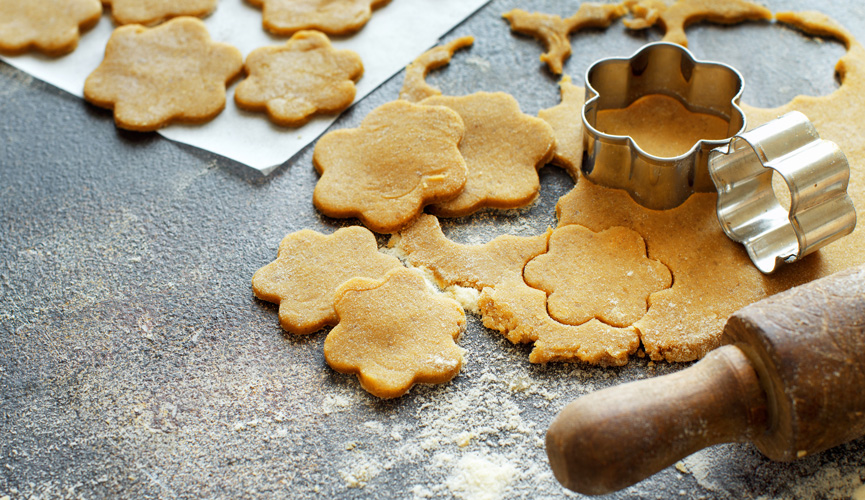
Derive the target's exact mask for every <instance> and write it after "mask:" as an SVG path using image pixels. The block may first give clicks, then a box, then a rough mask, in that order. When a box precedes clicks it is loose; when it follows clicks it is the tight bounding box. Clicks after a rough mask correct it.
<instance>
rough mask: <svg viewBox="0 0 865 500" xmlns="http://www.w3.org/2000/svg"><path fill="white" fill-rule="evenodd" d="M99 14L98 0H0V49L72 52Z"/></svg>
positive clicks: (97, 20) (17, 51)
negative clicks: (84, 31) (83, 32)
mask: <svg viewBox="0 0 865 500" xmlns="http://www.w3.org/2000/svg"><path fill="white" fill-rule="evenodd" d="M101 14H102V4H101V3H100V2H99V0H0V52H3V53H8V54H19V53H22V52H26V51H27V50H28V49H30V48H35V49H36V50H38V51H40V52H42V53H44V54H48V55H51V56H59V55H62V54H66V53H68V52H72V51H73V50H75V47H77V46H78V38H79V36H80V35H81V31H83V30H86V29H89V28H91V27H93V26H94V25H95V24H96V23H97V22H99V16H100V15H101Z"/></svg>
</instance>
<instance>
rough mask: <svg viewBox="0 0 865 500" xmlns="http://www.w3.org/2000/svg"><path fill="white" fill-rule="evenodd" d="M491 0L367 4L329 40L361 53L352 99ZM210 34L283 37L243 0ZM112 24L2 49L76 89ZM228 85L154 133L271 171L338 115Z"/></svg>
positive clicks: (248, 41)
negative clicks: (288, 124)
mask: <svg viewBox="0 0 865 500" xmlns="http://www.w3.org/2000/svg"><path fill="white" fill-rule="evenodd" d="M488 1H489V0H392V1H391V2H390V3H389V4H387V5H385V6H384V7H381V8H379V9H377V10H375V11H374V12H373V15H372V19H371V20H370V22H369V23H368V24H367V25H366V27H364V28H363V29H362V30H361V31H360V32H359V33H357V34H355V35H353V36H351V37H347V38H337V39H334V40H332V42H333V45H334V46H335V47H337V48H340V49H351V50H354V51H355V52H357V53H358V54H360V57H361V58H362V59H363V65H364V75H363V78H361V80H360V81H359V82H358V85H357V96H356V97H355V102H357V101H358V100H360V99H362V98H363V97H364V96H366V95H367V94H369V93H370V92H372V91H373V90H374V89H375V88H376V87H378V86H379V85H381V84H382V83H384V82H385V81H386V80H387V79H388V78H390V77H391V76H393V75H394V74H395V73H397V72H398V71H400V70H401V69H402V68H404V67H405V66H406V65H407V64H408V63H409V62H411V61H412V60H413V59H414V58H415V57H417V56H418V55H419V54H421V53H422V52H423V51H424V50H426V49H428V48H430V47H432V46H433V45H435V44H436V42H437V41H438V39H439V37H441V36H442V35H444V34H445V33H447V32H448V31H450V30H451V28H453V27H454V26H456V25H457V24H459V23H460V22H461V21H462V20H463V19H465V18H466V17H468V16H469V15H470V14H472V13H473V12H474V11H476V10H477V9H479V8H480V7H481V6H483V5H484V4H486V3H487V2H488ZM106 10H107V9H106ZM204 22H205V24H207V28H208V30H209V31H210V35H211V37H212V38H213V39H214V40H215V41H219V42H226V43H229V44H231V45H234V46H235V47H237V48H238V49H240V51H241V52H243V55H244V57H246V56H247V55H248V54H249V53H250V52H251V51H252V50H253V49H256V48H258V47H262V46H265V45H278V44H282V43H285V41H286V40H287V38H288V37H275V36H272V35H270V34H268V33H267V32H265V31H264V30H263V29H262V28H261V10H260V9H258V8H255V7H252V6H251V5H249V4H247V3H246V2H245V1H244V0H222V1H220V2H219V6H218V7H217V9H216V11H215V12H214V13H213V14H211V15H210V16H209V17H207V18H205V19H204ZM114 28H115V26H114V24H113V23H112V21H111V18H110V15H109V13H108V12H106V13H104V14H103V16H102V19H101V20H100V21H99V24H97V25H96V27H94V28H93V29H91V30H89V31H87V32H85V33H84V34H83V36H82V37H81V41H80V42H79V44H78V48H77V49H76V50H75V51H74V52H72V53H71V54H69V55H66V56H64V57H60V58H56V59H55V58H49V57H44V56H42V55H40V54H25V55H21V56H15V57H2V59H3V60H4V61H6V62H7V63H9V64H11V65H12V66H15V67H16V68H18V69H20V70H22V71H26V72H27V73H30V74H31V75H33V76H35V77H36V78H39V79H40V80H43V81H45V82H48V83H50V84H52V85H54V86H56V87H59V88H61V89H63V90H65V91H67V92H69V93H71V94H74V95H76V96H78V97H82V93H83V90H84V80H85V79H86V78H87V75H89V74H90V72H91V71H93V69H95V68H96V66H98V65H99V63H100V62H101V61H102V55H103V53H104V51H105V44H106V42H107V41H108V37H109V36H111V32H112V31H113V29H114ZM236 85H237V82H234V84H233V85H232V86H231V87H230V88H229V91H228V96H227V97H228V101H227V103H226V108H225V110H224V111H223V112H222V113H221V114H220V115H219V116H218V117H216V118H215V119H214V120H213V121H211V122H209V123H207V124H204V125H171V126H169V127H166V128H164V129H161V130H159V134H161V135H163V136H164V137H167V138H169V139H171V140H174V141H177V142H182V143H185V144H190V145H192V146H196V147H198V148H201V149H205V150H207V151H211V152H213V153H216V154H219V155H222V156H225V157H228V158H231V159H233V160H236V161H238V162H241V163H244V164H246V165H249V166H250V167H252V168H255V169H258V170H260V171H261V172H262V173H264V174H269V173H270V172H272V171H273V170H275V169H276V167H278V166H280V165H282V164H283V163H284V162H286V161H287V160H288V159H290V158H291V157H292V156H294V155H295V154H296V153H298V152H299V151H300V150H301V149H303V148H304V146H306V145H307V144H309V143H311V142H312V141H314V140H315V139H316V138H317V137H318V136H319V135H321V134H322V133H323V132H324V131H325V130H326V129H327V127H328V126H330V124H331V123H333V122H334V121H335V120H336V116H331V115H328V116H324V117H317V118H314V119H313V120H312V121H310V122H309V123H307V124H306V125H304V126H303V127H300V128H295V129H292V128H283V127H278V126H276V125H273V124H271V122H270V121H269V120H268V119H267V117H266V115H265V114H264V113H249V112H246V111H242V110H239V109H238V108H237V107H236V106H235V105H234V87H236Z"/></svg>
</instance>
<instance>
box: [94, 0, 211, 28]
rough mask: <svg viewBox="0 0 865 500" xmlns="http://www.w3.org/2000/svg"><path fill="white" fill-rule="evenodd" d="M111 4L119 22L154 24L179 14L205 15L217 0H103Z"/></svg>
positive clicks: (114, 17)
mask: <svg viewBox="0 0 865 500" xmlns="http://www.w3.org/2000/svg"><path fill="white" fill-rule="evenodd" d="M102 3H103V4H105V5H110V6H111V17H112V19H114V22H116V23H117V24H144V25H154V24H158V23H161V22H162V21H165V20H167V19H171V18H173V17H179V16H195V17H204V16H206V15H208V14H210V13H211V12H213V10H214V9H215V8H216V0H102Z"/></svg>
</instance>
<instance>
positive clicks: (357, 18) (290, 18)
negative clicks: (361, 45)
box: [248, 0, 390, 35]
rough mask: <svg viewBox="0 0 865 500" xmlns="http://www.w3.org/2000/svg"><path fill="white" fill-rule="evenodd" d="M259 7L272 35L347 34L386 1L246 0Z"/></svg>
mask: <svg viewBox="0 0 865 500" xmlns="http://www.w3.org/2000/svg"><path fill="white" fill-rule="evenodd" d="M248 1H249V3H251V4H252V5H255V6H256V7H260V8H261V9H262V11H263V12H262V26H264V29H266V30H267V31H270V32H271V33H273V34H275V35H291V34H294V33H295V32H297V31H301V30H310V29H312V30H319V31H323V32H325V33H327V34H329V35H350V34H352V33H354V32H356V31H358V30H360V29H361V28H363V27H364V25H366V23H367V22H368V21H369V19H370V17H372V10H373V9H376V8H378V7H381V6H383V5H385V4H387V3H388V2H389V1H390V0H248Z"/></svg>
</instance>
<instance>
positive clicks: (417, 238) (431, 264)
mask: <svg viewBox="0 0 865 500" xmlns="http://www.w3.org/2000/svg"><path fill="white" fill-rule="evenodd" d="M551 233H552V230H551V229H548V230H547V232H545V233H544V234H539V235H537V236H531V237H520V236H511V235H509V234H508V235H503V236H499V237H497V238H495V239H493V240H492V241H489V242H487V243H484V244H483V245H461V244H459V243H455V242H453V241H451V240H449V239H448V238H447V237H446V236H445V235H444V233H442V229H441V225H439V220H438V218H436V217H435V216H434V215H428V214H423V215H421V216H420V217H418V219H417V221H415V223H414V224H412V225H411V226H409V227H407V228H405V229H403V230H402V231H400V233H399V234H398V235H395V236H394V237H393V238H391V240H390V242H388V246H389V247H392V248H396V249H398V250H400V251H402V252H403V253H404V254H405V255H406V260H407V261H408V263H409V264H411V265H413V266H415V267H420V268H424V269H429V270H430V271H432V273H433V276H434V277H435V279H436V284H437V285H438V286H439V287H440V288H447V287H449V286H452V285H459V286H462V287H468V288H474V289H475V290H478V291H480V290H483V289H484V288H486V287H495V286H497V285H498V284H499V283H501V282H503V281H509V280H515V279H516V280H522V275H523V268H524V267H525V265H526V263H527V262H528V261H530V260H531V259H532V258H534V257H536V256H538V255H540V254H542V253H544V252H546V251H547V241H548V240H549V237H550V234H551Z"/></svg>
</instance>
